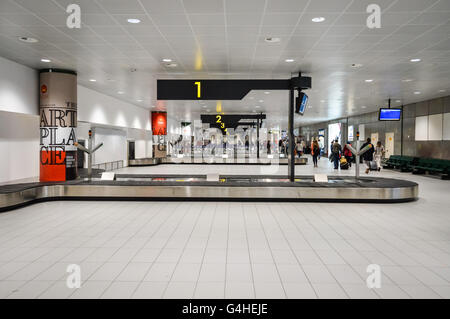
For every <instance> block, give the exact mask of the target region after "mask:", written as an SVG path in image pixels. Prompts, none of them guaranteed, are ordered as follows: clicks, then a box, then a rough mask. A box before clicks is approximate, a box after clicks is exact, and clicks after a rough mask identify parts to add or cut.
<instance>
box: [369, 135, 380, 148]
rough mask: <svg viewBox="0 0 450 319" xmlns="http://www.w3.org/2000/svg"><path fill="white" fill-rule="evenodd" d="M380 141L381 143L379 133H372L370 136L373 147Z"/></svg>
mask: <svg viewBox="0 0 450 319" xmlns="http://www.w3.org/2000/svg"><path fill="white" fill-rule="evenodd" d="M378 141H379V139H378V133H372V134H371V135H370V142H371V143H372V144H373V145H377V143H378Z"/></svg>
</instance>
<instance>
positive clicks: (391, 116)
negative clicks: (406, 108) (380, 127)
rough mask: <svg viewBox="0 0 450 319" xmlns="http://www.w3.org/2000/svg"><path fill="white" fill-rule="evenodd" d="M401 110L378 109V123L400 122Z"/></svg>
mask: <svg viewBox="0 0 450 319" xmlns="http://www.w3.org/2000/svg"><path fill="white" fill-rule="evenodd" d="M401 118H402V109H380V115H379V120H380V121H400V119H401Z"/></svg>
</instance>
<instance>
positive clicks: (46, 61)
mask: <svg viewBox="0 0 450 319" xmlns="http://www.w3.org/2000/svg"><path fill="white" fill-rule="evenodd" d="M41 62H45V63H50V62H52V60H50V59H41Z"/></svg>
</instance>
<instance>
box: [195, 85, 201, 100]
mask: <svg viewBox="0 0 450 319" xmlns="http://www.w3.org/2000/svg"><path fill="white" fill-rule="evenodd" d="M195 85H197V98H201V97H202V83H201V82H195Z"/></svg>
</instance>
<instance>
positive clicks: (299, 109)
mask: <svg viewBox="0 0 450 319" xmlns="http://www.w3.org/2000/svg"><path fill="white" fill-rule="evenodd" d="M307 104H308V95H306V94H305V93H303V92H300V94H299V95H298V97H297V99H296V103H295V112H296V113H298V114H300V115H303V114H305V109H306V105H307Z"/></svg>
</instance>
